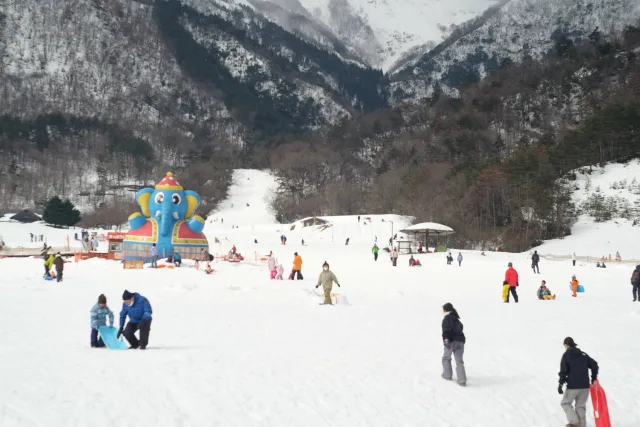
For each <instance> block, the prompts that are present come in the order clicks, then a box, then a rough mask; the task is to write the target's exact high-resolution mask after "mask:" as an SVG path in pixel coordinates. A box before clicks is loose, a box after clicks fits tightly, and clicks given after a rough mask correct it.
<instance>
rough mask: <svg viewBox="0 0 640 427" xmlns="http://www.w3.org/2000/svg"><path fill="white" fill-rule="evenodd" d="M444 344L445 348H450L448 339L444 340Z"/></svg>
mask: <svg viewBox="0 0 640 427" xmlns="http://www.w3.org/2000/svg"><path fill="white" fill-rule="evenodd" d="M444 346H445V347H447V350H451V345H450V344H449V340H448V339H445V340H444Z"/></svg>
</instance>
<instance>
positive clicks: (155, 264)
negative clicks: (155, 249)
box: [151, 255, 158, 268]
mask: <svg viewBox="0 0 640 427" xmlns="http://www.w3.org/2000/svg"><path fill="white" fill-rule="evenodd" d="M151 268H158V255H154V256H152V257H151Z"/></svg>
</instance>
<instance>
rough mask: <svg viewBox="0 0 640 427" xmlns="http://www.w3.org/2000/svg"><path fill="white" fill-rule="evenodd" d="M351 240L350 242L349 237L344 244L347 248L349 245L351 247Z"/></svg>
mask: <svg viewBox="0 0 640 427" xmlns="http://www.w3.org/2000/svg"><path fill="white" fill-rule="evenodd" d="M349 240H350V238H349V237H347V240H346V241H345V242H344V245H345V246H348V245H349Z"/></svg>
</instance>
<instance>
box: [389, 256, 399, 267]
mask: <svg viewBox="0 0 640 427" xmlns="http://www.w3.org/2000/svg"><path fill="white" fill-rule="evenodd" d="M391 263H392V265H393V266H394V267H395V266H396V264H397V263H398V258H396V257H392V258H391Z"/></svg>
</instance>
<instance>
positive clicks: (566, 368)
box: [558, 337, 598, 427]
mask: <svg viewBox="0 0 640 427" xmlns="http://www.w3.org/2000/svg"><path fill="white" fill-rule="evenodd" d="M577 346H578V345H577V344H576V343H575V342H574V341H573V338H571V337H567V338H565V339H564V348H565V349H566V351H565V352H564V354H563V355H562V360H561V361H560V373H559V374H558V375H559V376H560V384H559V385H558V393H559V394H563V395H564V397H563V398H562V402H561V404H560V405H561V406H562V409H564V413H565V414H566V415H567V422H568V424H567V427H586V425H587V421H586V416H587V399H588V398H589V387H590V386H591V384H593V383H595V382H596V381H597V380H598V363H597V362H596V361H595V360H593V359H592V358H591V357H589V355H588V354H587V353H585V352H583V351H582V350H580V349H579V348H578V347H577ZM589 370H591V380H589ZM564 384H566V385H567V389H566V390H565V391H563V390H562V387H563V386H564ZM574 402H575V408H574V406H573V405H574Z"/></svg>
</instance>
